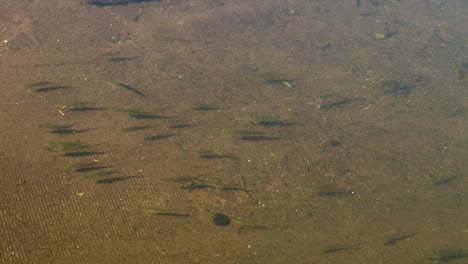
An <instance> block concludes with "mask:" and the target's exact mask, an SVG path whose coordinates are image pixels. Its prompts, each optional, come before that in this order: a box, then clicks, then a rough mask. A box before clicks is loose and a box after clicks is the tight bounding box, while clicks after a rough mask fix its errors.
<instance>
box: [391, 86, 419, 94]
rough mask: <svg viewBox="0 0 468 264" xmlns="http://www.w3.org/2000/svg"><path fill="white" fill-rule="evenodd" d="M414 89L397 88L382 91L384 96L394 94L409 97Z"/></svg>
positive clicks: (408, 87)
mask: <svg viewBox="0 0 468 264" xmlns="http://www.w3.org/2000/svg"><path fill="white" fill-rule="evenodd" d="M414 88H415V86H412V85H409V86H399V87H394V88H390V89H387V90H384V91H383V92H384V93H386V94H389V93H394V94H401V95H409V94H410V92H411V91H412V90H413V89H414Z"/></svg>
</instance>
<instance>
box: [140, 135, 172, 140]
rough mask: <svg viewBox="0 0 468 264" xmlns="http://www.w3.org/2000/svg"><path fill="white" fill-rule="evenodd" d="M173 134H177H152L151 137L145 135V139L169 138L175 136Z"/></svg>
mask: <svg viewBox="0 0 468 264" xmlns="http://www.w3.org/2000/svg"><path fill="white" fill-rule="evenodd" d="M173 136H175V134H166V135H154V136H150V137H145V141H151V140H159V139H163V138H169V137H173Z"/></svg>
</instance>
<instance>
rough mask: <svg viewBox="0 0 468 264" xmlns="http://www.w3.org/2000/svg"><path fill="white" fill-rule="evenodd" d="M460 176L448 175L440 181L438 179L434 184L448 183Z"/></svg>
mask: <svg viewBox="0 0 468 264" xmlns="http://www.w3.org/2000/svg"><path fill="white" fill-rule="evenodd" d="M457 178H458V176H457V175H455V176H452V177H448V178H445V179H441V180H439V181H436V182H433V183H432V185H434V186H438V185H444V184H447V183H449V182H451V181H453V180H455V179H457Z"/></svg>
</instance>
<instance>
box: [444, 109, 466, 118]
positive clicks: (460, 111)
mask: <svg viewBox="0 0 468 264" xmlns="http://www.w3.org/2000/svg"><path fill="white" fill-rule="evenodd" d="M464 112H465V108H462V109H459V110H457V111H455V112H452V113H450V114H449V115H448V116H447V118H454V117H457V116H459V115H461V114H463V113H464Z"/></svg>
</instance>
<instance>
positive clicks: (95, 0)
mask: <svg viewBox="0 0 468 264" xmlns="http://www.w3.org/2000/svg"><path fill="white" fill-rule="evenodd" d="M152 1H155V2H161V0H88V5H93V6H124V5H128V4H131V3H139V2H152Z"/></svg>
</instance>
